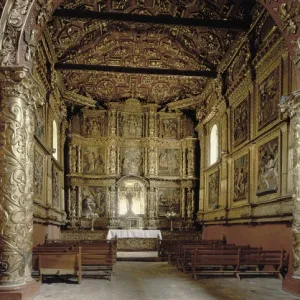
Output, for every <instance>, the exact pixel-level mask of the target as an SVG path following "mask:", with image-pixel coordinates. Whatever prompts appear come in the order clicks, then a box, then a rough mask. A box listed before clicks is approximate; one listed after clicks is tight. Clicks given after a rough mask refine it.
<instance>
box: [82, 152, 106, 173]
mask: <svg viewBox="0 0 300 300" xmlns="http://www.w3.org/2000/svg"><path fill="white" fill-rule="evenodd" d="M82 156H83V173H93V174H103V173H104V172H105V164H104V159H103V158H104V149H103V148H98V149H95V148H86V149H83V154H82Z"/></svg>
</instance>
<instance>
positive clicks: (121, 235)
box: [106, 229, 162, 240]
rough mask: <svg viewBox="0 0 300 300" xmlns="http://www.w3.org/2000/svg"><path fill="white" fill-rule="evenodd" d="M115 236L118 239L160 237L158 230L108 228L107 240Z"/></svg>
mask: <svg viewBox="0 0 300 300" xmlns="http://www.w3.org/2000/svg"><path fill="white" fill-rule="evenodd" d="M115 236H117V238H118V239H125V238H142V239H149V238H150V239H151V238H153V239H157V236H159V239H160V240H161V239H162V236H161V232H160V230H151V229H149V230H143V229H129V230H125V229H109V231H108V233H107V237H106V239H107V240H111V239H114V238H115Z"/></svg>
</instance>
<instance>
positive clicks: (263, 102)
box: [258, 67, 280, 130]
mask: <svg viewBox="0 0 300 300" xmlns="http://www.w3.org/2000/svg"><path fill="white" fill-rule="evenodd" d="M279 76H280V75H279V67H278V68H276V69H275V70H274V71H273V72H272V73H271V74H270V75H269V76H268V77H267V78H266V79H265V80H264V81H263V82H262V83H261V84H260V85H259V86H258V129H259V130H261V129H262V128H264V127H265V126H266V125H268V124H269V123H271V122H272V121H274V120H276V119H277V118H278V112H279V106H278V104H279V100H280V81H279V79H280V78H279Z"/></svg>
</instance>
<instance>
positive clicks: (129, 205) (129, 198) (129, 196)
mask: <svg viewBox="0 0 300 300" xmlns="http://www.w3.org/2000/svg"><path fill="white" fill-rule="evenodd" d="M125 197H126V200H127V213H128V212H132V204H133V202H132V198H133V196H132V194H131V193H130V192H128V193H127V194H126V195H125Z"/></svg>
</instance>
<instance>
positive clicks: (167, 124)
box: [160, 118, 179, 139]
mask: <svg viewBox="0 0 300 300" xmlns="http://www.w3.org/2000/svg"><path fill="white" fill-rule="evenodd" d="M160 124H161V126H160V132H161V137H162V138H174V139H176V138H177V135H178V132H179V128H178V120H177V119H175V118H172V119H171V118H170V119H162V120H161V122H160Z"/></svg>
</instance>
